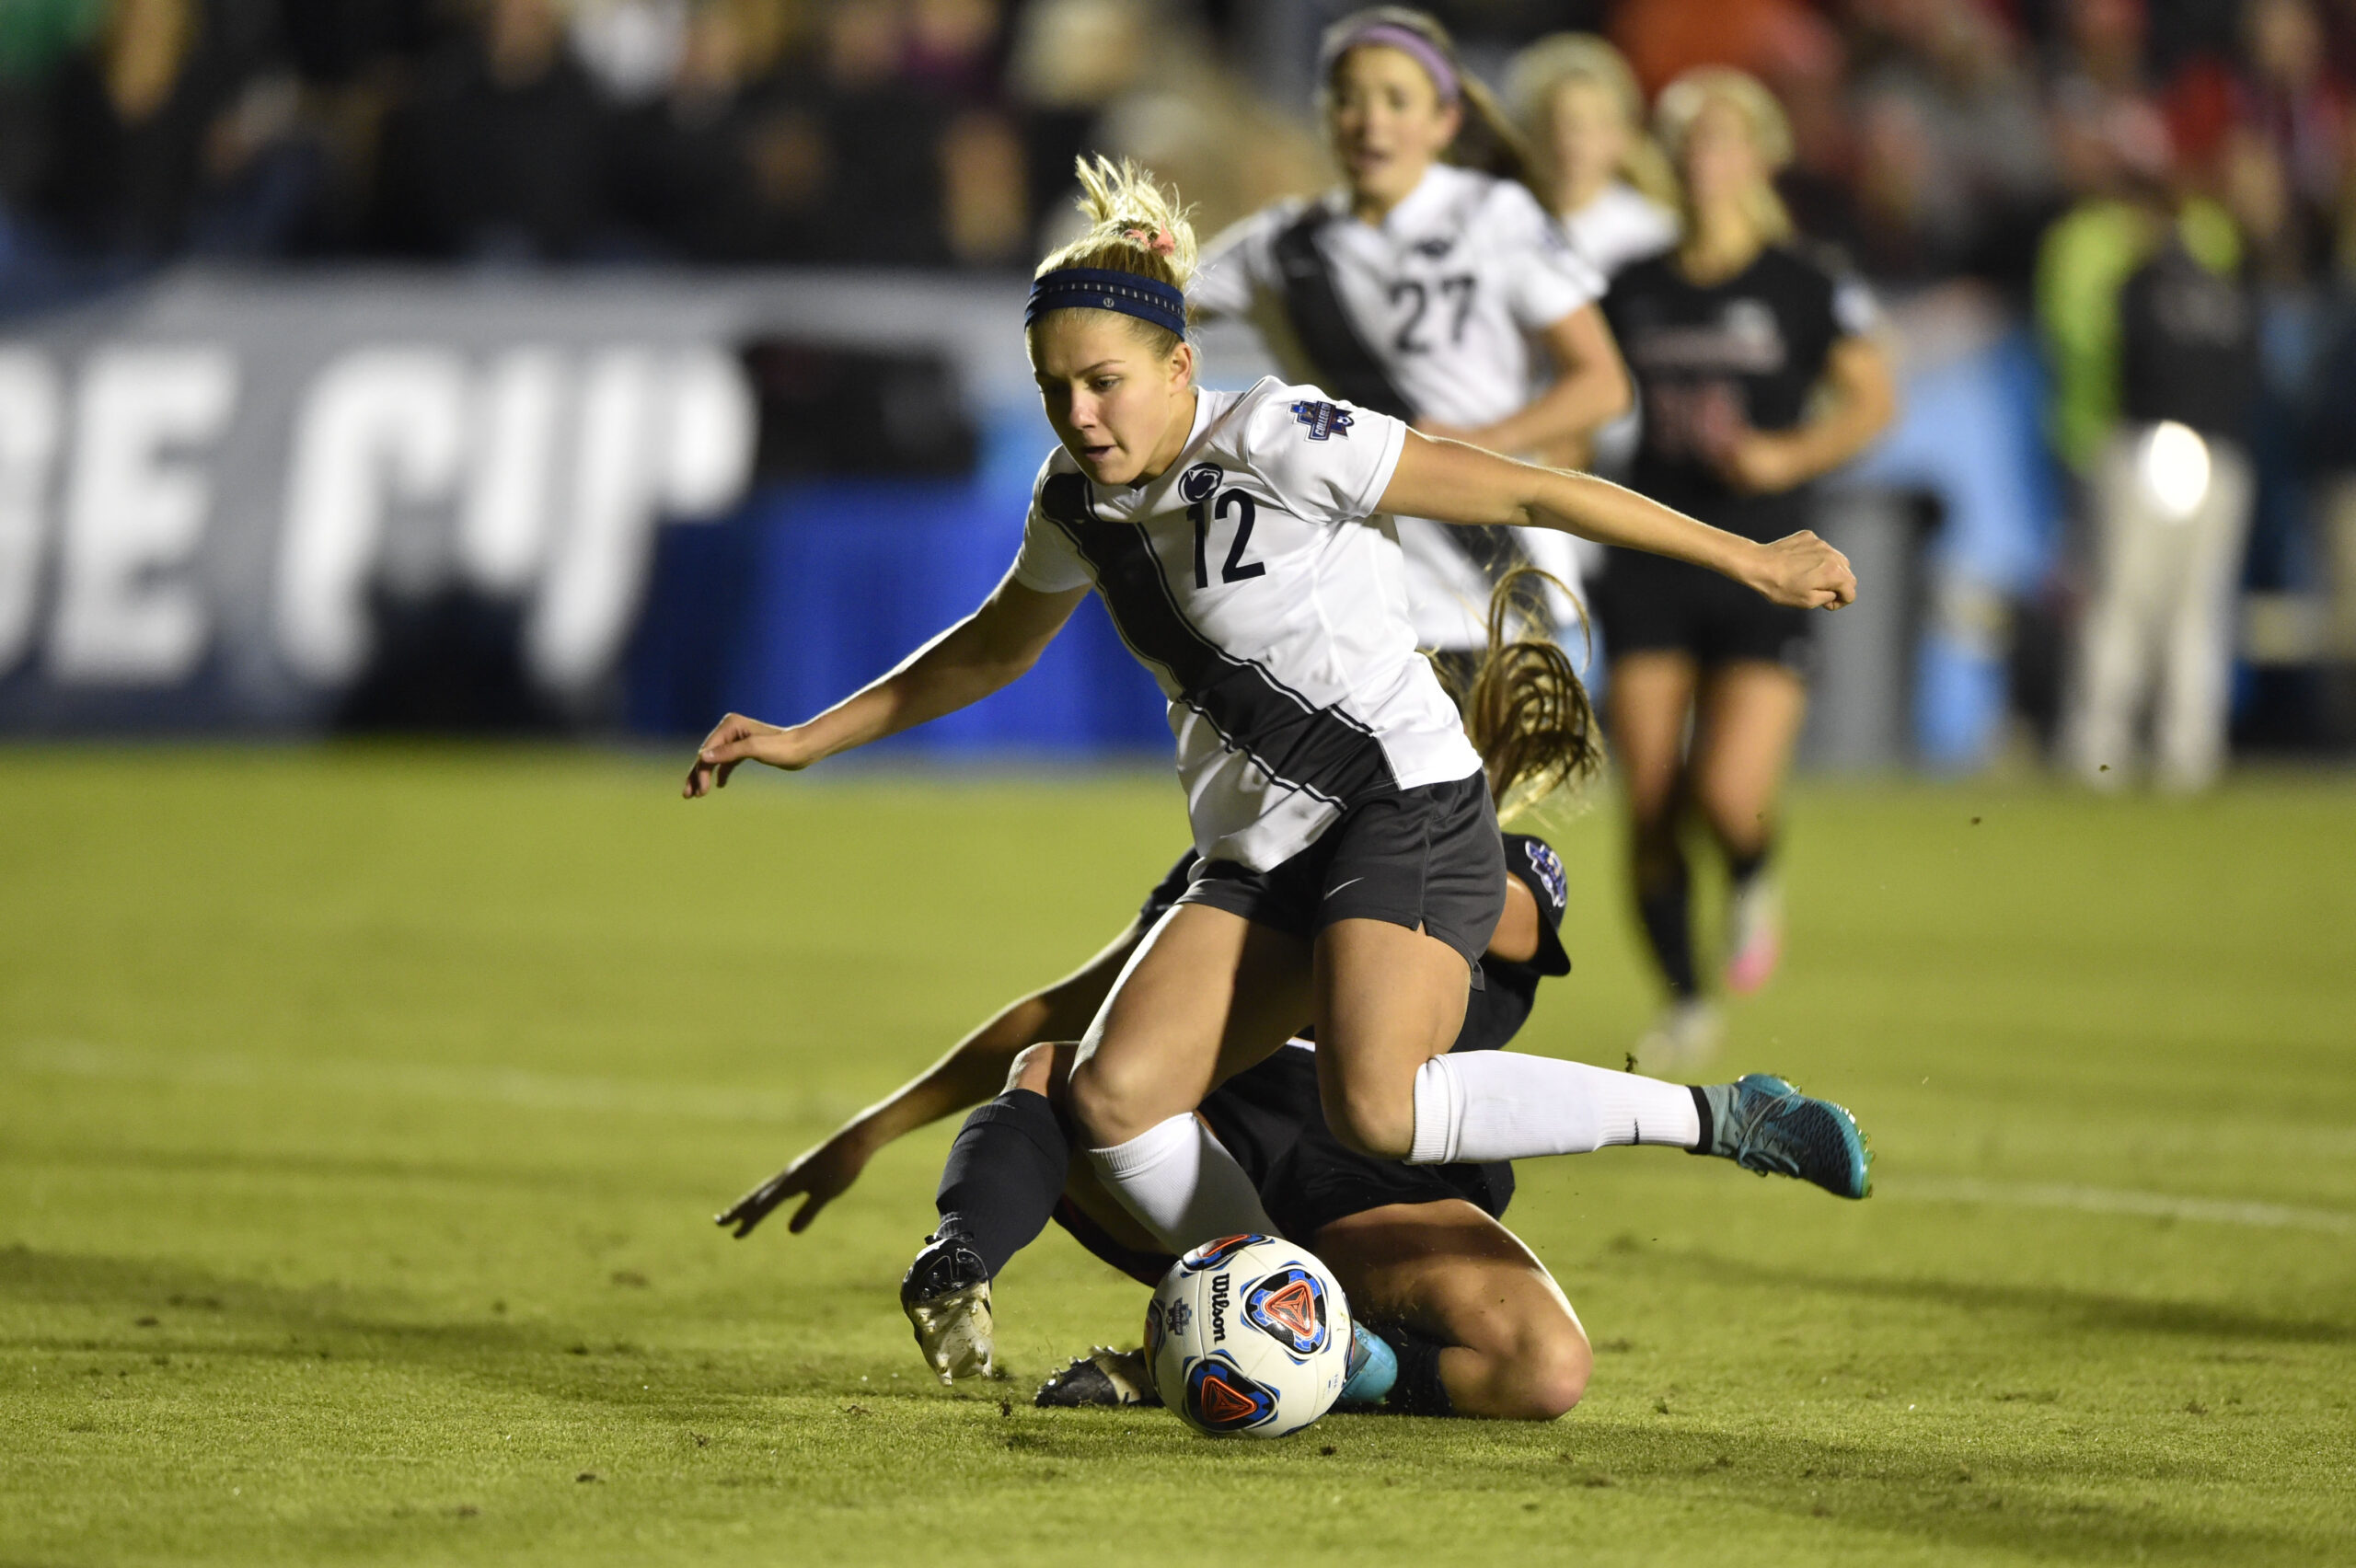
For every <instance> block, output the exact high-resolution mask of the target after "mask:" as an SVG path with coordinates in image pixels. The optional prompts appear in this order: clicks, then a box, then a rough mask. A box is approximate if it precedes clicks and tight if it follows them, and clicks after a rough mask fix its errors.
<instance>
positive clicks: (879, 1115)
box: [712, 877, 1541, 1239]
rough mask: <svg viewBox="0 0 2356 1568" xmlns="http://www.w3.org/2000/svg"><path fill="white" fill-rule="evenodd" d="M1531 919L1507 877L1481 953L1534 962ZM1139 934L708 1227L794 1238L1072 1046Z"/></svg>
mask: <svg viewBox="0 0 2356 1568" xmlns="http://www.w3.org/2000/svg"><path fill="white" fill-rule="evenodd" d="M1540 918H1541V917H1540V916H1539V913H1538V900H1537V898H1536V897H1535V896H1534V895H1533V894H1531V893H1530V889H1529V888H1527V887H1525V886H1523V885H1522V883H1521V880H1520V879H1519V878H1518V877H1507V879H1506V910H1505V914H1504V915H1503V916H1502V917H1499V918H1498V921H1497V931H1496V936H1494V937H1492V938H1490V939H1489V951H1490V952H1491V953H1492V954H1493V955H1495V956H1496V957H1497V958H1501V959H1504V960H1506V961H1507V962H1508V963H1529V962H1530V960H1531V959H1532V958H1534V957H1536V956H1537V954H1538V945H1539V932H1540V930H1541V925H1540ZM1148 929H1149V928H1148V927H1147V926H1146V925H1144V924H1143V923H1139V924H1137V925H1133V926H1131V927H1130V928H1128V929H1127V930H1126V931H1124V932H1122V933H1121V935H1120V936H1119V937H1117V938H1115V939H1114V940H1113V942H1112V943H1111V945H1109V946H1107V947H1106V948H1105V949H1104V951H1102V952H1100V953H1098V954H1097V955H1096V956H1095V957H1094V958H1091V959H1090V960H1089V961H1088V962H1087V963H1084V964H1082V965H1081V966H1080V968H1078V969H1076V970H1074V971H1072V973H1071V974H1067V975H1065V976H1064V977H1063V978H1062V979H1061V980H1058V981H1057V982H1056V983H1055V984H1054V985H1052V986H1048V987H1047V988H1046V989H1045V990H1044V991H1034V992H1033V993H1032V994H1031V995H1029V996H1027V997H1023V998H1022V999H1021V1000H1020V1001H1015V1002H1010V1003H1008V1004H1007V1005H1006V1007H1004V1008H1003V1009H1000V1010H999V1014H998V1016H997V1017H996V1018H993V1019H991V1020H989V1021H988V1022H987V1023H985V1024H983V1025H982V1026H981V1027H980V1028H979V1029H976V1030H975V1031H974V1032H972V1033H971V1034H968V1035H967V1036H965V1038H964V1039H963V1040H961V1041H959V1042H958V1043H956V1044H955V1045H953V1046H952V1047H951V1048H950V1050H949V1054H948V1055H945V1056H943V1057H941V1060H939V1061H937V1062H935V1063H934V1064H933V1065H932V1066H930V1067H927V1068H926V1069H925V1070H924V1071H923V1072H921V1073H919V1074H918V1075H917V1076H916V1077H915V1078H910V1079H909V1080H908V1081H907V1083H905V1084H903V1085H901V1086H900V1087H899V1088H898V1089H896V1090H893V1091H892V1093H891V1094H889V1095H887V1096H886V1097H884V1098H883V1099H882V1100H880V1101H876V1102H875V1103H874V1104H872V1105H871V1106H869V1107H868V1108H867V1109H866V1110H864V1111H861V1112H860V1113H859V1114H858V1115H856V1116H853V1117H852V1118H851V1119H850V1120H849V1121H848V1122H846V1123H844V1124H842V1125H841V1126H840V1127H839V1128H837V1130H836V1132H835V1134H834V1136H831V1137H829V1138H828V1139H826V1142H824V1143H822V1144H820V1145H818V1146H817V1147H815V1148H811V1149H806V1150H804V1151H803V1153H801V1154H799V1155H797V1156H795V1157H794V1159H792V1160H791V1161H790V1162H789V1163H788V1164H787V1165H786V1167H785V1169H784V1170H780V1171H779V1172H778V1173H777V1174H776V1175H774V1176H772V1177H770V1178H769V1179H768V1181H766V1182H762V1183H761V1184H760V1185H759V1186H757V1187H756V1188H754V1189H753V1190H752V1191H751V1192H749V1193H745V1195H744V1196H743V1197H741V1198H739V1199H737V1200H736V1201H735V1202H734V1203H733V1204H731V1205H728V1207H727V1208H725V1209H723V1210H722V1211H721V1213H719V1214H718V1215H716V1216H713V1219H712V1223H713V1224H715V1225H718V1226H720V1227H721V1228H722V1229H726V1228H729V1227H731V1226H733V1227H734V1228H735V1230H736V1234H737V1236H738V1237H739V1238H740V1239H741V1238H743V1237H746V1236H749V1235H751V1234H752V1233H753V1228H754V1227H755V1226H756V1225H758V1224H760V1223H761V1221H763V1220H764V1219H767V1218H768V1216H769V1212H770V1211H771V1210H772V1209H775V1208H776V1207H777V1206H778V1205H780V1204H782V1203H784V1202H785V1201H786V1200H787V1199H788V1198H792V1197H800V1198H802V1199H803V1205H802V1206H801V1207H800V1208H798V1209H795V1210H794V1211H793V1217H792V1218H791V1220H789V1221H787V1222H786V1228H787V1229H788V1230H791V1231H792V1232H793V1233H794V1234H795V1235H797V1236H798V1235H800V1234H801V1233H802V1232H803V1231H804V1230H807V1229H808V1228H810V1222H811V1221H812V1220H814V1219H815V1218H817V1217H818V1211H819V1210H820V1209H823V1208H825V1207H826V1205H828V1204H830V1203H833V1202H834V1201H835V1200H836V1199H837V1198H838V1197H840V1196H842V1195H843V1193H847V1192H849V1190H850V1186H851V1183H852V1182H856V1181H858V1180H859V1178H860V1173H861V1172H862V1171H864V1170H866V1169H867V1162H868V1161H869V1160H871V1159H874V1158H875V1155H876V1153H877V1151H878V1150H880V1149H882V1148H883V1146H884V1145H886V1144H888V1143H891V1142H892V1141H893V1140H894V1139H895V1138H899V1137H902V1136H906V1135H907V1134H909V1133H912V1132H915V1131H916V1130H917V1129H918V1127H921V1126H924V1125H926V1124H929V1123H932V1122H938V1121H939V1120H941V1118H942V1117H943V1116H946V1115H949V1114H950V1113H953V1112H957V1111H963V1110H965V1109H966V1108H967V1107H969V1106H974V1105H978V1104H980V1103H981V1102H982V1101H985V1100H988V1099H991V1098H993V1097H995V1096H996V1095H998V1094H999V1092H1000V1091H1001V1090H1005V1089H1008V1088H1011V1087H1012V1086H1011V1084H1009V1083H1008V1081H1007V1079H1008V1077H1009V1075H1010V1074H1011V1073H1012V1072H1013V1070H1014V1058H1015V1057H1017V1056H1019V1055H1022V1053H1023V1051H1024V1050H1025V1049H1027V1048H1028V1047H1030V1046H1033V1045H1038V1044H1042V1043H1045V1042H1048V1041H1063V1040H1077V1039H1079V1038H1080V1036H1081V1035H1082V1034H1084V1033H1086V1032H1087V1031H1088V1025H1089V1023H1090V1021H1091V1020H1093V1019H1094V1018H1095V1017H1096V1009H1099V1008H1101V1007H1103V1005H1104V998H1105V997H1108V996H1110V995H1112V992H1113V982H1114V981H1115V980H1117V979H1119V978H1120V974H1121V970H1122V967H1123V966H1124V965H1126V963H1128V962H1129V955H1130V954H1131V953H1134V952H1135V951H1137V949H1138V943H1139V942H1141V941H1143V940H1145V934H1146V931H1147V930H1148Z"/></svg>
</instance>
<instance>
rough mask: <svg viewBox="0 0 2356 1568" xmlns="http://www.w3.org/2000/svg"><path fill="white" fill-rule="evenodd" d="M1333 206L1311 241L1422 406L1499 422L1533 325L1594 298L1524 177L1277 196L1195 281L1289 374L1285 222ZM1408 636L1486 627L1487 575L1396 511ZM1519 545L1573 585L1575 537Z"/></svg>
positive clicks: (1351, 311)
mask: <svg viewBox="0 0 2356 1568" xmlns="http://www.w3.org/2000/svg"><path fill="white" fill-rule="evenodd" d="M1312 206H1314V207H1316V208H1318V209H1319V210H1320V211H1322V213H1324V214H1325V217H1326V219H1327V221H1326V222H1325V223H1324V225H1322V227H1321V228H1319V230H1318V231H1317V237H1316V245H1317V248H1318V253H1319V255H1320V256H1322V258H1323V259H1324V261H1325V264H1326V268H1327V271H1329V272H1330V274H1331V275H1332V277H1333V280H1334V294H1335V296H1336V297H1337V298H1338V299H1339V300H1340V302H1341V305H1342V308H1343V310H1344V311H1345V313H1346V314H1347V315H1348V317H1350V320H1351V323H1352V325H1353V326H1355V327H1356V328H1357V335H1358V338H1359V339H1360V340H1361V341H1363V342H1364V343H1365V344H1366V346H1367V348H1368V350H1369V352H1371V353H1372V354H1373V356H1374V358H1375V360H1376V362H1377V363H1380V365H1381V367H1382V369H1383V371H1384V373H1385V375H1387V376H1388V377H1389V379H1390V382H1391V385H1392V386H1394V387H1396V388H1397V389H1398V391H1399V393H1400V394H1401V396H1403V397H1404V398H1406V399H1407V401H1408V402H1409V403H1410V404H1411V405H1413V406H1414V408H1415V411H1416V413H1417V414H1418V415H1419V416H1422V417H1426V418H1429V419H1432V420H1435V421H1438V422H1440V423H1442V424H1448V425H1458V426H1471V427H1478V426H1482V425H1488V424H1494V423H1496V421H1499V420H1502V419H1504V418H1506V417H1507V415H1509V414H1512V413H1514V412H1516V411H1517V410H1519V409H1521V408H1522V407H1524V406H1525V405H1527V404H1528V403H1529V402H1530V398H1531V397H1532V396H1533V395H1534V394H1533V391H1532V388H1533V386H1534V385H1536V384H1537V382H1538V381H1539V380H1540V375H1539V372H1540V371H1541V369H1542V363H1543V362H1542V358H1541V357H1540V356H1539V355H1538V354H1537V353H1535V352H1533V349H1532V345H1531V341H1530V339H1531V335H1532V334H1533V333H1536V332H1539V331H1541V330H1542V329H1546V328H1548V327H1551V326H1553V324H1554V323H1556V322H1558V321H1560V320H1562V319H1563V318H1564V317H1566V316H1569V315H1570V314H1572V313H1573V312H1574V311H1576V310H1578V309H1580V308H1581V307H1583V306H1587V305H1589V304H1591V303H1593V302H1594V300H1595V299H1596V298H1597V297H1598V296H1599V295H1600V294H1602V292H1603V279H1602V276H1601V275H1600V273H1598V272H1597V271H1596V270H1595V269H1594V268H1593V267H1592V266H1590V265H1589V264H1588V262H1587V261H1586V260H1584V259H1581V258H1580V257H1579V256H1578V255H1577V254H1576V253H1575V252H1574V251H1573V249H1572V248H1571V247H1570V245H1569V244H1568V243H1567V241H1565V238H1564V236H1563V234H1562V231H1561V230H1560V229H1559V228H1558V227H1557V226H1556V225H1555V224H1554V223H1553V220H1552V219H1551V218H1549V217H1548V216H1547V214H1546V213H1545V211H1544V209H1542V208H1541V207H1540V206H1539V204H1538V202H1537V200H1536V199H1535V198H1534V197H1532V196H1531V195H1530V192H1529V190H1527V189H1525V188H1524V187H1523V186H1521V185H1520V184H1519V183H1517V182H1515V181H1513V180H1507V179H1496V178H1494V177H1493V176H1490V175H1486V174H1481V173H1477V172H1475V171H1473V170H1471V169H1463V168H1458V167H1454V166H1453V165H1449V164H1434V165H1433V166H1432V167H1431V168H1430V169H1429V170H1428V171H1427V172H1426V174H1425V176H1424V178H1423V179H1422V181H1421V182H1420V183H1418V184H1417V185H1416V187H1415V190H1412V191H1410V192H1409V193H1408V195H1407V198H1406V199H1405V200H1404V201H1403V202H1400V203H1399V204H1398V205H1397V206H1396V207H1393V208H1392V210H1391V211H1390V212H1389V213H1385V214H1384V216H1383V219H1382V221H1381V223H1380V224H1379V225H1376V224H1368V223H1365V222H1362V221H1360V220H1358V219H1357V218H1353V217H1351V216H1350V215H1349V198H1348V195H1347V193H1346V192H1345V191H1341V190H1334V191H1329V192H1327V193H1326V194H1325V195H1323V196H1321V197H1316V198H1313V199H1311V200H1309V201H1300V200H1296V201H1289V202H1278V203H1276V205H1275V206H1272V207H1269V208H1267V209H1265V211H1262V212H1260V213H1255V214H1253V216H1251V217H1249V218H1246V219H1244V220H1243V221H1242V222H1241V223H1239V224H1237V225H1234V226H1233V227H1232V228H1230V229H1229V230H1227V231H1226V233H1224V234H1222V235H1220V236H1219V237H1218V238H1217V239H1216V240H1214V241H1212V243H1211V247H1210V249H1209V251H1208V253H1207V256H1206V258H1205V259H1204V262H1203V265H1202V268H1201V270H1200V271H1199V272H1198V273H1197V275H1196V277H1195V282H1193V284H1192V285H1191V286H1190V287H1189V288H1188V290H1187V295H1186V297H1187V303H1188V304H1189V305H1190V306H1192V307H1193V308H1194V310H1195V314H1196V315H1197V316H1198V317H1203V318H1206V319H1217V318H1219V317H1235V318H1240V319H1245V320H1249V321H1250V322H1252V323H1253V326H1254V327H1256V328H1257V329H1259V331H1260V335H1261V337H1262V339H1263V340H1265V342H1266V343H1267V345H1268V348H1269V352H1271V353H1273V354H1274V355H1275V356H1276V361H1277V363H1279V364H1281V365H1282V366H1284V368H1285V373H1286V375H1288V376H1289V377H1291V378H1292V379H1294V380H1297V381H1304V382H1315V381H1316V380H1318V379H1319V377H1320V375H1321V372H1320V371H1319V369H1318V367H1317V366H1316V365H1314V364H1312V363H1311V362H1310V360H1309V357H1308V355H1307V354H1306V353H1305V352H1303V351H1302V349H1301V346H1300V344H1299V340H1298V339H1297V338H1296V337H1295V335H1294V333H1293V329H1292V323H1291V319H1290V317H1288V314H1287V312H1286V306H1285V281H1284V276H1283V271H1282V268H1281V265H1280V263H1279V260H1278V258H1277V255H1276V240H1277V236H1279V235H1281V234H1283V233H1284V232H1285V231H1286V230H1287V229H1288V228H1289V227H1291V226H1292V225H1295V224H1296V223H1298V222H1299V221H1300V220H1301V219H1302V218H1303V217H1304V216H1307V215H1309V213H1310V211H1311V207H1312ZM1397 526H1398V534H1399V543H1400V546H1401V548H1403V550H1404V551H1405V554H1406V566H1407V573H1408V589H1409V595H1410V603H1411V605H1412V608H1413V615H1414V617H1415V635H1416V637H1417V638H1418V640H1420V641H1421V642H1422V644H1423V645H1424V646H1425V647H1426V648H1445V649H1461V648H1477V647H1479V646H1481V645H1482V643H1483V642H1484V640H1486V637H1487V630H1486V619H1487V615H1488V604H1489V582H1488V579H1487V577H1486V576H1485V575H1484V571H1483V568H1482V567H1481V565H1479V564H1478V563H1476V562H1475V561H1474V560H1473V559H1472V558H1471V557H1470V556H1468V554H1467V553H1466V549H1465V545H1466V542H1467V541H1466V539H1465V537H1464V536H1461V535H1458V534H1456V533H1455V532H1454V531H1453V530H1452V529H1450V528H1449V526H1448V525H1445V524H1440V523H1431V522H1426V521H1424V520H1422V519H1420V518H1412V517H1403V518H1401V519H1399V520H1398V525H1397ZM1514 534H1515V536H1516V537H1517V538H1518V539H1519V542H1520V546H1521V551H1522V554H1523V555H1525V556H1526V557H1528V558H1529V559H1530V560H1531V561H1532V562H1533V563H1534V564H1536V565H1539V566H1542V567H1543V568H1545V569H1546V570H1547V571H1553V573H1555V575H1557V576H1558V577H1562V578H1564V579H1565V581H1566V582H1572V583H1573V584H1576V581H1577V566H1576V559H1575V557H1574V556H1573V554H1572V549H1571V545H1570V541H1569V540H1568V539H1566V538H1565V536H1561V535H1557V534H1553V533H1552V532H1549V531H1547V530H1544V529H1517V530H1515V531H1514Z"/></svg>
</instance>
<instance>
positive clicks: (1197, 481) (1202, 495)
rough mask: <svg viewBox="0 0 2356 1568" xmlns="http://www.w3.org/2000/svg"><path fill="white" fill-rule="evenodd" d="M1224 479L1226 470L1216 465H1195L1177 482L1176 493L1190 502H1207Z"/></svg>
mask: <svg viewBox="0 0 2356 1568" xmlns="http://www.w3.org/2000/svg"><path fill="white" fill-rule="evenodd" d="M1223 478H1227V473H1226V470H1224V469H1222V468H1221V467H1219V466H1218V464H1216V463H1197V464H1195V466H1194V467H1191V468H1189V469H1187V470H1186V472H1185V474H1184V476H1183V477H1181V478H1180V479H1179V480H1178V493H1179V494H1180V495H1181V496H1183V497H1184V498H1185V499H1186V500H1187V501H1190V502H1195V501H1208V500H1209V499H1210V498H1211V495H1212V493H1213V492H1214V491H1216V490H1218V482H1219V480H1221V479H1223Z"/></svg>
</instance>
